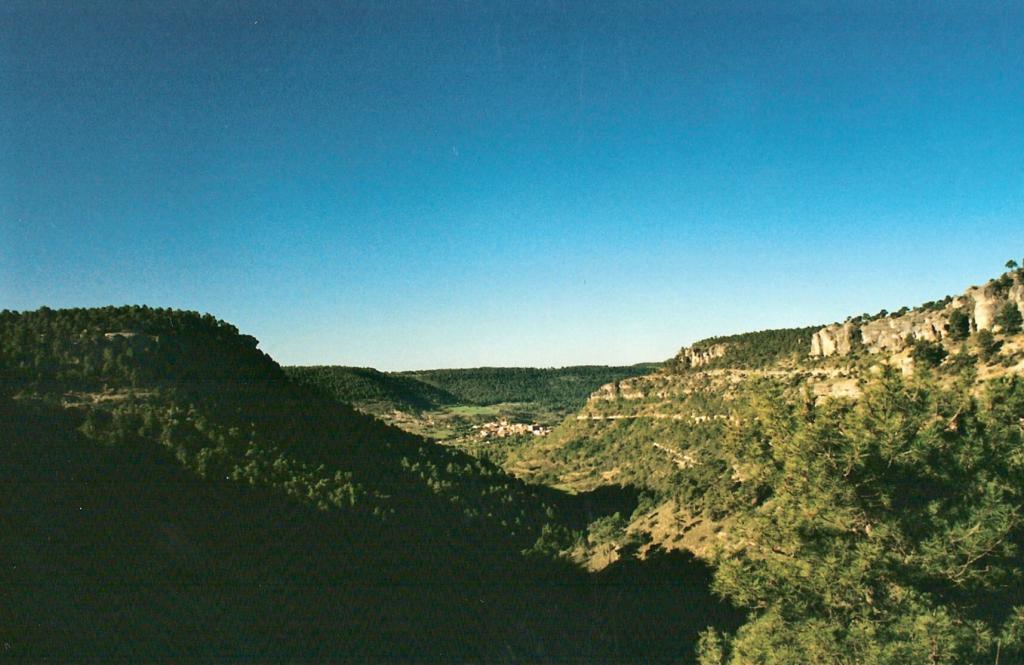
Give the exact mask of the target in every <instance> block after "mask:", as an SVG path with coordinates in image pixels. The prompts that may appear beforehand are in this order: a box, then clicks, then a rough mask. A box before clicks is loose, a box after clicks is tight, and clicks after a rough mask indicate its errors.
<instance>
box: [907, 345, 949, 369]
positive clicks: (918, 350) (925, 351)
mask: <svg viewBox="0 0 1024 665" xmlns="http://www.w3.org/2000/svg"><path fill="white" fill-rule="evenodd" d="M946 355H947V353H946V349H944V348H943V347H942V345H941V344H939V343H938V342H928V341H925V340H923V339H919V340H917V341H916V342H914V348H913V350H912V351H911V352H910V357H911V358H913V359H914V362H915V363H918V364H920V365H925V366H927V367H938V366H939V363H941V362H942V360H943V359H944V358H945V357H946Z"/></svg>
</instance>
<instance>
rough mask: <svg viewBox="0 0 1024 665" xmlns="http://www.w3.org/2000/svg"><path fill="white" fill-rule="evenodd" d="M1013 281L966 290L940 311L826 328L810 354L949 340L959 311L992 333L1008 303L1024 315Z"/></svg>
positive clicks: (1023, 288)
mask: <svg viewBox="0 0 1024 665" xmlns="http://www.w3.org/2000/svg"><path fill="white" fill-rule="evenodd" d="M1010 278H1011V279H1014V280H1015V281H1014V284H1013V285H1012V286H1011V287H1010V288H1009V289H1008V290H1007V289H1006V288H1005V287H1003V288H1002V289H1000V288H999V287H998V286H997V284H996V280H993V281H991V282H989V283H988V284H986V285H985V286H975V287H971V288H969V289H967V291H966V292H964V294H963V295H962V296H958V297H956V298H953V299H952V300H951V301H950V302H949V303H947V304H946V305H945V306H944V307H942V308H941V309H931V310H923V309H922V310H917V311H911V312H907V313H906V314H904V315H902V316H896V317H885V318H881V319H876V320H874V321H869V322H868V323H865V324H863V325H856V324H854V323H851V322H847V323H844V324H838V323H837V324H833V325H830V326H825V327H824V328H822V329H821V330H819V331H818V332H816V333H814V336H813V337H812V338H811V350H810V354H811V356H814V357H819V358H825V357H828V356H834V355H847V354H849V353H850V352H851V350H852V349H853V347H854V346H855V345H856V344H858V343H860V344H862V345H863V346H864V348H865V349H866V350H867V351H868V352H870V353H896V352H899V351H902V350H903V349H905V348H907V346H909V345H910V344H912V343H913V342H914V341H915V340H919V339H920V340H926V341H929V342H942V341H943V340H945V339H947V338H948V337H949V317H950V315H951V314H952V313H953V312H954V311H955V310H957V309H963V310H965V311H966V312H967V315H968V318H969V319H970V322H971V330H973V331H978V330H991V329H992V328H993V326H995V319H996V315H997V314H998V313H999V310H1000V309H1002V308H1003V307H1004V306H1005V305H1006V303H1007V302H1012V303H1014V304H1015V305H1016V306H1017V308H1018V309H1019V310H1020V312H1021V315H1022V316H1024V283H1020V282H1018V281H1016V279H1017V278H1016V277H1015V276H1014V275H1011V276H1010Z"/></svg>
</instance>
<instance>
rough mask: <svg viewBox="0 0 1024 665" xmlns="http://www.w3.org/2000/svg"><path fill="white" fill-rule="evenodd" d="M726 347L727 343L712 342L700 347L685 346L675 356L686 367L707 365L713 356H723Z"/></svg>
mask: <svg viewBox="0 0 1024 665" xmlns="http://www.w3.org/2000/svg"><path fill="white" fill-rule="evenodd" d="M728 348H729V347H728V345H727V344H712V345H711V346H708V347H705V348H701V349H694V348H691V347H686V348H684V349H682V350H681V351H680V352H679V355H677V356H676V357H677V358H679V360H680V361H681V362H682V363H683V365H684V366H686V367H701V366H702V365H707V364H708V363H709V362H711V361H712V360H714V359H715V358H721V357H722V356H724V355H725V352H726V351H727V350H728Z"/></svg>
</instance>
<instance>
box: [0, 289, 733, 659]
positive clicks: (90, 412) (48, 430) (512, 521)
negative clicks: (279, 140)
mask: <svg viewBox="0 0 1024 665" xmlns="http://www.w3.org/2000/svg"><path fill="white" fill-rule="evenodd" d="M0 379H2V383H0V522H2V523H3V525H4V528H3V529H2V530H0V645H2V649H3V658H2V659H3V660H7V661H21V662H43V661H56V662H71V661H82V660H91V661H92V662H112V661H118V662H125V661H133V662H135V661H141V662H152V661H155V660H183V661H190V662H196V661H211V660H221V661H230V662H238V661H242V660H248V661H256V662H284V661H288V662H292V661H309V662H325V661H331V662H340V661H348V662H353V661H356V662H412V661H415V662H482V661H489V662H495V661H507V662H519V661H548V662H556V661H561V662H568V661H572V662H598V661H604V662H609V661H612V662H616V661H621V660H623V659H626V658H629V657H632V655H635V654H643V655H644V660H647V661H652V662H658V661H660V662H679V661H680V660H682V661H684V662H685V661H686V660H689V659H691V657H692V654H693V646H694V643H695V641H696V636H697V632H698V631H699V630H701V629H702V628H703V627H704V626H707V625H709V624H711V625H720V626H727V625H729V624H730V622H732V621H733V620H734V619H735V614H734V613H732V612H730V611H729V610H727V609H726V608H725V607H724V606H723V605H721V604H720V603H718V602H717V601H715V600H713V599H712V598H711V596H710V595H709V593H708V590H707V584H708V582H709V577H708V573H707V570H706V569H705V568H704V567H703V566H701V565H700V564H697V563H695V562H693V561H692V560H690V559H688V558H686V557H680V556H678V555H666V556H665V557H664V558H663V559H662V561H661V563H660V565H657V566H648V565H644V566H640V565H626V566H620V567H618V568H617V569H612V570H609V571H606V572H605V573H602V575H600V576H596V577H594V576H587V575H585V574H583V573H582V572H581V571H579V570H578V569H576V568H575V567H574V566H572V565H571V564H569V563H568V562H566V561H564V560H560V559H556V558H554V557H555V556H556V555H557V554H558V553H559V552H560V551H563V550H566V549H568V548H569V547H570V546H572V544H573V543H574V542H576V541H578V540H579V539H581V538H585V532H586V528H587V523H588V522H589V521H591V520H593V519H595V518H596V517H599V516H601V515H602V514H605V513H602V512H601V511H602V510H612V509H614V510H626V511H627V512H628V510H629V508H628V507H621V506H619V507H613V506H612V504H614V503H615V502H614V501H613V502H611V503H609V502H607V501H604V502H601V501H597V500H596V499H588V498H587V497H571V496H567V495H563V494H561V493H559V492H555V491H554V490H550V489H547V488H543V487H536V486H530V485H527V484H525V483H523V482H521V481H518V480H515V479H513V478H512V477H510V476H508V475H506V474H505V473H504V472H502V471H501V470H500V469H498V468H497V467H495V466H493V465H491V464H489V463H487V462H484V461H481V460H477V459H475V458H472V457H469V456H467V455H464V454H461V453H459V452H458V451H455V450H451V449H446V448H443V447H440V446H437V445H434V444H431V443H429V442H427V441H424V440H423V439H420V438H418V437H415V436H412V435H409V434H406V433H404V432H401V431H399V430H396V429H394V428H391V427H388V426H386V425H384V424H382V423H381V422H379V421H377V420H375V419H373V418H371V417H368V416H364V415H362V414H359V413H357V412H355V411H353V410H352V409H351V408H349V407H347V406H344V405H341V404H338V403H337V402H336V401H334V400H331V399H327V398H325V397H322V396H320V395H319V394H317V393H316V392H313V391H310V390H309V389H308V388H305V387H303V386H301V385H298V384H295V383H293V382H291V381H290V380H289V379H288V377H287V376H286V375H285V373H284V372H283V371H282V370H281V368H280V367H279V366H278V365H277V364H276V363H275V362H274V361H273V360H272V359H270V358H269V357H268V356H266V355H265V354H263V353H262V352H260V351H259V350H258V348H257V343H256V340H255V339H253V338H251V337H248V336H245V335H241V334H239V333H238V331H237V330H236V329H235V328H234V327H232V326H230V325H229V324H226V323H224V322H222V321H218V320H216V319H215V318H213V317H211V316H203V315H199V314H196V313H194V312H180V311H172V310H165V309H151V308H146V307H121V308H104V309H74V310H48V309H42V310H39V311H36V312H25V313H17V312H8V311H5V312H2V313H0ZM662 622H664V625H665V626H668V625H671V626H672V630H671V631H669V630H667V629H665V630H662V629H659V630H654V631H651V630H649V628H650V627H651V626H655V627H660V626H662V625H663V624H662Z"/></svg>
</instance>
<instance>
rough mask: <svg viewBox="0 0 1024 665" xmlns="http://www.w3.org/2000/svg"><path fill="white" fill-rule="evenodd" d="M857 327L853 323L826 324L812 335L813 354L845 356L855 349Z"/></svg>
mask: <svg viewBox="0 0 1024 665" xmlns="http://www.w3.org/2000/svg"><path fill="white" fill-rule="evenodd" d="M856 338H857V327H856V326H855V325H853V324H852V323H844V324H842V325H834V326H825V327H824V328H822V329H821V330H819V331H818V332H816V333H814V335H812V336H811V355H812V356H822V357H827V356H834V355H837V354H838V355H841V356H845V355H846V354H848V353H850V351H852V350H853V345H854V343H855V341H856Z"/></svg>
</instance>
